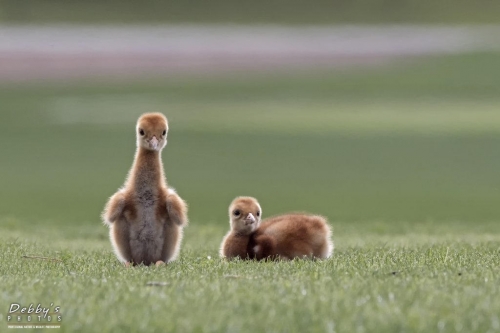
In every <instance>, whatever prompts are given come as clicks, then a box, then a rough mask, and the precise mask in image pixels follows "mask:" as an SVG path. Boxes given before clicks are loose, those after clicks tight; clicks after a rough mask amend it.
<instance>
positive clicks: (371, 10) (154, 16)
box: [0, 0, 500, 24]
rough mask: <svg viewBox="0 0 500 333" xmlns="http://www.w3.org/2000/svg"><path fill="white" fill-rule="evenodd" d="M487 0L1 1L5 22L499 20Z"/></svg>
mask: <svg viewBox="0 0 500 333" xmlns="http://www.w3.org/2000/svg"><path fill="white" fill-rule="evenodd" d="M498 17H500V3H498V2H497V1H491V0H477V1H467V0H454V1H450V0H434V1H432V0H423V1H422V0H397V1H396V0H354V1H348V0H335V1H326V0H314V1H306V0H270V1H266V0H254V1H231V0H214V1H203V0H188V1H146V2H138V1H132V0H121V1H119V0H106V1H96V0H92V1H83V2H82V1H77V0H44V1H36V0H27V1H22V2H21V1H17V0H1V1H0V19H1V21H3V22H24V23H53V22H70V23H76V22H77V23H89V22H90V23H106V24H108V23H131V22H133V23H146V24H150V23H185V22H196V23H221V22H222V23H244V24H256V23H257V24H260V23H266V24H270V23H271V24H272V23H281V24H304V23H306V24H338V23H382V24H383V23H388V22H391V23H438V24H442V23H455V24H456V23H498V22H499V19H498Z"/></svg>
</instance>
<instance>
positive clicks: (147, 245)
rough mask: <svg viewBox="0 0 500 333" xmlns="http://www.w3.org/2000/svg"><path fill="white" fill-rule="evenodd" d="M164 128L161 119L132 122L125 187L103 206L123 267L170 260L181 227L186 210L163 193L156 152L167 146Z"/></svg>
mask: <svg viewBox="0 0 500 333" xmlns="http://www.w3.org/2000/svg"><path fill="white" fill-rule="evenodd" d="M167 132H168V122H167V119H166V118H165V116H164V115H163V114H161V113H147V114H144V115H142V116H141V117H140V118H139V120H138V121H137V127H136V133H137V151H136V154H135V158H134V163H133V165H132V168H131V169H130V172H129V174H128V177H127V180H126V181H125V185H124V186H123V187H122V188H121V189H120V190H118V192H116V193H115V194H114V195H113V196H112V197H111V198H110V199H109V201H108V203H107V205H106V208H105V209H104V212H103V214H102V217H103V220H104V223H105V224H107V225H108V226H109V228H110V239H111V244H112V245H113V248H114V250H115V253H116V255H117V257H118V259H119V260H120V261H122V262H123V263H125V264H127V265H128V264H129V263H130V264H134V265H136V264H141V263H142V264H144V265H150V264H152V263H162V262H169V261H172V260H175V259H176V257H177V255H178V253H179V248H180V244H181V241H182V228H183V227H184V226H185V225H186V224H187V205H186V203H185V202H184V201H183V200H182V199H181V198H180V197H179V196H178V195H177V193H176V192H175V191H174V190H173V189H171V188H168V187H167V182H166V180H165V175H164V172H163V165H162V162H161V155H160V153H161V150H162V149H163V148H164V147H165V146H166V144H167Z"/></svg>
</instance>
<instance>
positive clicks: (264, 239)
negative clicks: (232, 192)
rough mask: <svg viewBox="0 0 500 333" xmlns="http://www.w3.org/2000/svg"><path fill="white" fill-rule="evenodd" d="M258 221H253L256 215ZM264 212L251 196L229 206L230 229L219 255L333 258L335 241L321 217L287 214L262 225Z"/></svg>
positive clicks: (258, 257)
mask: <svg viewBox="0 0 500 333" xmlns="http://www.w3.org/2000/svg"><path fill="white" fill-rule="evenodd" d="M254 213H255V214H257V215H258V216H257V220H256V221H255V222H254V221H253V216H254V215H253V214H254ZM261 215H262V210H261V208H260V205H259V203H258V201H257V200H256V199H255V198H251V197H238V198H236V199H235V200H234V201H233V202H232V203H231V205H230V207H229V217H230V225H231V230H230V231H229V232H228V233H227V234H226V236H225V237H224V239H223V241H222V244H221V248H220V255H221V257H225V258H234V257H240V258H242V259H257V260H262V259H285V260H286V259H293V258H319V259H324V258H328V257H330V256H331V254H332V251H333V242H332V241H331V230H330V227H329V226H328V223H327V220H326V219H325V218H324V217H322V216H318V215H310V214H301V213H293V214H285V215H279V216H275V217H272V218H269V219H266V220H264V221H262V223H261V222H260V217H261Z"/></svg>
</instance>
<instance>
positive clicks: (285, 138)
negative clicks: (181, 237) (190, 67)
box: [0, 0, 500, 244]
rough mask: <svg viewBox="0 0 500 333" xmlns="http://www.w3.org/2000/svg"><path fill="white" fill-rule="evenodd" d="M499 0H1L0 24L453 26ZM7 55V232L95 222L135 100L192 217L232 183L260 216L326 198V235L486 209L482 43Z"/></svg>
mask: <svg viewBox="0 0 500 333" xmlns="http://www.w3.org/2000/svg"><path fill="white" fill-rule="evenodd" d="M499 13H500V6H499V5H498V3H496V2H492V1H482V2H480V5H479V3H478V2H475V3H471V2H467V1H458V2H453V4H452V3H450V2H449V1H434V2H432V3H431V2H426V3H422V2H421V1H412V0H407V1H398V2H394V1H376V2H368V1H361V0H360V1H355V2H341V1H336V2H321V1H319V2H314V3H310V2H305V1H287V2H283V1H271V2H267V1H266V2H264V1H257V2H230V1H215V2H210V3H208V2H202V1H187V2H178V3H173V2H161V3H160V2H154V3H153V2H151V3H150V4H149V5H147V6H146V5H143V4H142V3H141V4H139V3H136V2H132V1H120V2H119V3H118V2H115V1H106V2H96V1H90V2H85V3H81V2H76V1H54V0H52V1H44V2H26V3H24V4H21V3H20V2H18V1H6V0H3V1H1V2H0V17H1V22H2V24H3V27H7V28H5V29H4V30H2V31H4V32H3V34H4V37H5V36H7V38H8V37H9V33H11V31H10V30H8V27H11V26H16V27H23V24H29V25H30V27H31V28H30V29H33V27H35V30H36V24H44V25H49V26H57V24H60V23H73V24H75V23H76V24H86V25H89V26H92V25H93V24H103V23H105V24H111V25H112V24H120V25H121V24H124V23H140V24H143V25H151V24H153V25H154V24H157V23H162V24H175V23H198V24H203V23H216V24H222V25H223V26H224V24H227V23H245V24H251V25H252V26H261V25H262V26H264V27H265V26H266V24H284V27H286V24H295V23H303V24H307V25H314V24H333V25H339V24H344V23H350V24H357V23H360V24H369V23H380V24H385V25H383V26H387V24H389V25H390V24H393V23H405V24H420V27H426V25H425V24H428V23H440V24H444V23H450V24H453V27H454V28H457V27H458V28H459V30H460V27H472V25H470V24H471V23H477V24H479V23H496V21H497V20H498V17H499V15H498V14H499ZM97 27H99V26H97ZM444 27H446V26H444ZM482 27H485V26H482ZM488 27H495V26H494V25H491V26H488ZM62 30H64V29H62ZM375 33H377V32H375ZM393 33H394V32H393ZM389 36H390V35H389ZM0 37H1V36H0ZM7 41H8V39H7ZM22 42H23V41H21V44H22ZM76 42H78V40H77V41H76ZM26 43H28V42H26ZM34 43H36V38H35V42H34ZM464 43H466V42H465V41H464ZM27 45H28V46H23V47H25V48H24V49H23V48H21V49H20V50H21V51H19V50H17V49H15V51H16V52H18V51H19V52H21V53H19V54H20V55H21V57H22V59H28V60H29V59H30V57H36V56H39V54H38V55H34V53H33V54H32V53H31V52H30V48H29V47H30V46H29V45H30V44H27ZM4 47H6V44H4ZM48 47H49V49H50V47H51V46H50V45H49V46H48ZM23 50H24V51H23ZM82 50H83V49H82ZM417 51H418V50H417ZM417 53H418V52H417ZM76 56H78V53H77V54H76ZM11 57H14V58H15V57H17V54H14V56H12V55H11ZM46 57H47V59H48V60H49V61H50V60H51V58H50V57H51V55H50V54H49V55H48V56H46ZM47 59H45V60H47ZM22 61H24V60H20V61H19V63H20V64H21V65H22ZM82 61H85V59H83V60H79V58H77V60H76V62H82ZM19 63H15V64H16V65H17V66H18V67H19ZM42 63H43V62H42ZM69 66H71V64H70V65H69ZM0 67H1V66H0ZM7 67H8V65H4V68H3V72H2V71H0V74H2V73H4V74H3V75H5V77H4V80H1V77H0V101H1V104H0V129H1V131H0V156H2V162H1V163H0V175H1V177H0V188H1V189H2V191H1V192H0V203H1V205H0V219H1V222H0V227H1V228H3V229H4V230H5V232H7V231H8V230H10V231H12V230H18V231H19V232H25V231H28V230H30V229H31V228H35V229H36V228H42V229H43V228H49V227H50V226H54V227H62V226H65V227H72V226H79V227H84V228H86V230H91V229H94V228H95V230H96V231H95V233H96V234H97V235H99V237H101V239H105V238H106V228H105V227H104V226H101V225H100V219H99V214H100V212H101V210H102V208H103V205H104V203H105V202H106V199H107V197H108V196H110V195H111V194H112V193H114V191H115V190H116V189H117V188H118V187H120V186H121V185H122V183H123V181H124V178H125V175H126V173H127V171H128V169H129V167H130V165H131V163H132V159H133V154H134V150H135V141H134V140H135V139H134V124H135V121H136V119H137V117H138V116H139V115H140V114H141V113H143V112H149V111H160V112H163V113H165V114H166V115H167V117H168V118H169V120H170V123H171V132H170V134H169V144H168V146H167V148H166V150H165V151H164V154H163V159H164V162H165V167H166V174H167V178H168V182H169V183H170V184H171V185H172V186H174V187H176V188H177V190H178V192H179V193H180V194H181V196H182V197H183V198H185V199H186V201H187V202H188V203H189V205H190V212H189V216H190V219H191V226H190V229H191V230H194V231H192V232H196V230H197V229H196V228H198V227H201V226H205V227H213V228H215V229H214V230H216V233H217V234H220V235H221V237H222V234H223V232H224V231H225V230H226V229H227V216H226V209H227V205H228V203H229V202H230V201H231V199H232V198H233V197H235V196H237V195H252V196H255V197H257V198H258V199H259V200H260V201H261V203H262V206H263V210H264V214H265V215H266V216H270V215H273V214H277V213H280V212H284V211H291V210H292V211H295V210H300V211H310V212H315V213H319V214H323V215H326V216H327V217H328V218H329V219H330V220H331V221H332V224H333V225H336V226H337V230H338V231H339V232H340V235H342V230H356V228H362V229H367V230H372V229H373V231H376V232H380V233H385V232H393V231H397V230H400V229H398V227H401V228H403V227H402V226H404V228H403V229H401V230H400V231H401V232H402V233H406V232H408V231H409V230H410V231H411V230H413V229H412V228H418V225H420V224H424V225H427V226H429V225H437V224H443V223H445V224H446V223H451V225H453V226H459V225H462V226H467V227H464V228H465V229H464V230H474V229H476V228H481V226H486V227H485V228H486V229H485V231H488V230H490V231H491V230H493V229H491V228H494V227H493V226H494V225H495V224H494V223H492V221H497V220H498V218H499V217H500V208H499V205H498V204H497V202H498V200H499V199H500V194H499V193H500V192H499V191H498V190H499V185H500V181H499V178H498V177H497V172H498V171H497V170H498V169H499V167H500V154H499V153H498V149H497V147H498V144H499V142H500V113H499V106H500V52H497V51H495V50H494V49H491V50H489V51H487V50H486V49H485V48H477V50H475V49H474V48H465V49H464V50H462V51H460V50H453V52H441V53H440V54H429V55H422V54H420V55H418V56H411V55H408V56H403V57H399V58H395V59H391V58H389V59H388V60H385V61H381V62H380V63H375V64H359V65H348V66H329V65H328V64H323V65H321V66H310V67H308V66H300V65H299V66H295V67H293V66H292V67H290V68H280V69H279V70H278V69H277V70H272V68H271V69H264V70H260V71H259V70H257V71H255V70H252V69H248V68H246V69H241V70H238V69H237V68H236V69H234V68H233V70H229V71H221V72H218V71H217V70H215V71H213V72H203V71H199V72H197V71H196V70H194V71H190V72H182V71H179V72H167V73H159V74H158V75H150V76H148V75H133V74H132V75H124V76H119V75H118V76H112V77H109V78H108V77H106V75H101V76H99V75H97V76H92V75H90V76H85V75H82V76H81V77H78V76H76V77H69V78H68V77H66V78H64V77H63V78H58V77H57V75H55V76H53V75H52V74H53V73H52V72H55V71H56V70H59V71H62V72H63V71H64V70H61V68H55V67H54V68H55V69H52V70H51V68H52V67H50V66H49V67H48V71H47V73H45V74H46V77H44V76H43V75H44V73H42V75H41V76H40V75H38V76H36V78H35V79H33V80H31V79H30V78H29V77H23V78H22V79H20V80H15V79H14V80H13V76H12V73H11V72H9V71H8V70H9V68H7ZM0 69H2V68H0ZM51 71H52V72H51ZM5 73H7V74H8V75H7V74H5ZM122 74H123V73H122ZM14 78H15V77H14ZM446 225H448V224H446ZM41 226H43V227H41ZM358 226H359V227H358ZM343 228H344V229H343ZM349 228H352V229H349ZM408 228H409V229H408ZM488 228H490V229H488ZM78 230H80V229H78ZM82 230H83V229H82ZM447 230H451V229H450V228H448V229H447ZM495 230H496V229H495ZM78 233H80V234H81V233H82V231H81V230H80V231H79V232H77V234H78ZM31 234H32V235H36V232H33V233H31ZM96 234H94V233H91V237H96ZM188 237H189V231H188ZM340 238H341V237H340ZM218 241H219V240H218V239H217V240H216V241H214V244H215V243H216V242H218ZM187 244H189V240H188V241H187Z"/></svg>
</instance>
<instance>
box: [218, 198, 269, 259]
mask: <svg viewBox="0 0 500 333" xmlns="http://www.w3.org/2000/svg"><path fill="white" fill-rule="evenodd" d="M261 214H262V210H261V208H260V205H259V203H258V202H257V200H255V199H254V198H252V197H237V198H236V199H234V200H233V202H231V204H230V205H229V225H230V230H229V232H228V233H227V234H226V236H224V239H223V240H222V243H221V246H220V256H221V257H223V258H228V259H231V258H236V257H240V258H241V259H251V256H252V254H250V253H248V245H249V241H250V237H251V235H252V233H253V232H254V231H255V230H256V229H257V227H258V226H259V224H260V216H261Z"/></svg>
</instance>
